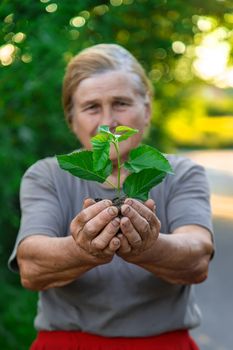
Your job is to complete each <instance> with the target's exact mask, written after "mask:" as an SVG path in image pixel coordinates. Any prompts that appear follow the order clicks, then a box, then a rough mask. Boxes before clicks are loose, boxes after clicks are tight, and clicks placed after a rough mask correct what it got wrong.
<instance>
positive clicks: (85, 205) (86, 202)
mask: <svg viewBox="0 0 233 350" xmlns="http://www.w3.org/2000/svg"><path fill="white" fill-rule="evenodd" d="M95 203H96V201H95V200H94V199H92V198H85V199H84V201H83V209H86V208H88V207H90V206H91V205H93V204H95Z"/></svg>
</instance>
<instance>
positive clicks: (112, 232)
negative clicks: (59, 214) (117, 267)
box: [70, 198, 120, 265]
mask: <svg viewBox="0 0 233 350" xmlns="http://www.w3.org/2000/svg"><path fill="white" fill-rule="evenodd" d="M117 215H118V209H117V208H116V207H115V206H113V205H112V202H111V201H110V200H102V201H100V202H97V203H96V202H95V201H94V200H93V199H91V198H87V199H86V200H85V201H84V204H83V209H82V211H81V212H80V213H79V214H78V215H77V216H76V217H75V218H74V219H73V220H72V222H71V225H70V231H71V234H72V236H73V238H74V240H75V242H76V244H77V246H78V247H79V248H81V249H82V250H83V251H84V253H86V256H87V257H88V260H89V262H90V264H93V263H94V265H95V264H96V265H98V264H104V263H108V262H110V261H111V260H112V258H113V256H114V254H115V252H116V250H117V249H119V247H120V239H119V238H117V237H116V233H117V232H118V230H119V227H120V219H119V218H118V217H117Z"/></svg>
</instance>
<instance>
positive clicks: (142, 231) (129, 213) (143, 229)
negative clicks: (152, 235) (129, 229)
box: [121, 204, 152, 240]
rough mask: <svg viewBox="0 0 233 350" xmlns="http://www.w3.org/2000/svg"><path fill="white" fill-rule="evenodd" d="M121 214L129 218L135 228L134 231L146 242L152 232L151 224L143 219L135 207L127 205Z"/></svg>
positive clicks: (123, 207) (122, 208) (124, 205)
mask: <svg viewBox="0 0 233 350" xmlns="http://www.w3.org/2000/svg"><path fill="white" fill-rule="evenodd" d="M121 213H122V214H123V216H125V217H127V218H128V219H129V220H130V222H131V223H132V225H133V226H134V229H135V230H136V231H137V232H138V233H139V235H140V236H141V239H142V240H145V239H146V238H147V237H148V234H149V232H150V230H151V227H150V224H149V222H148V221H147V220H146V219H145V218H144V217H142V216H141V215H140V214H139V213H138V212H137V211H136V210H135V209H134V208H133V207H131V206H129V205H127V204H123V205H122V207H121ZM151 214H152V212H151Z"/></svg>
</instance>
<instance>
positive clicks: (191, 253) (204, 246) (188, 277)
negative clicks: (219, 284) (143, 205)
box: [131, 232, 213, 284]
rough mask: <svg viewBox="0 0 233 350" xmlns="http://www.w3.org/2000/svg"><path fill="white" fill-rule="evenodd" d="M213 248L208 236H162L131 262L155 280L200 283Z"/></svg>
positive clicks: (180, 234) (177, 234)
mask: <svg viewBox="0 0 233 350" xmlns="http://www.w3.org/2000/svg"><path fill="white" fill-rule="evenodd" d="M212 252H213V244H212V242H211V239H210V237H208V233H207V236H206V238H204V239H203V234H200V233H199V232H197V233H196V234H195V232H194V233H193V234H192V235H188V234H184V233H176V234H169V235H166V234H162V233H160V234H159V236H158V239H157V241H156V242H155V244H154V245H152V246H151V247H150V248H149V249H148V250H146V251H145V252H143V254H142V255H140V256H138V257H135V258H134V259H133V261H131V262H133V263H134V264H137V265H139V266H141V267H143V268H145V269H146V270H148V271H150V272H152V273H153V274H155V275H156V276H157V277H159V278H161V279H164V280H166V281H168V282H170V283H175V284H193V283H200V282H202V281H204V280H205V279H206V278H207V275H208V264H209V260H210V257H211V254H212Z"/></svg>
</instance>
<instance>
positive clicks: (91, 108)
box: [84, 105, 98, 113]
mask: <svg viewBox="0 0 233 350" xmlns="http://www.w3.org/2000/svg"><path fill="white" fill-rule="evenodd" d="M97 110H98V106H97V105H89V106H87V107H86V108H85V109H84V111H87V112H91V113H94V112H96V111H97Z"/></svg>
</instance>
